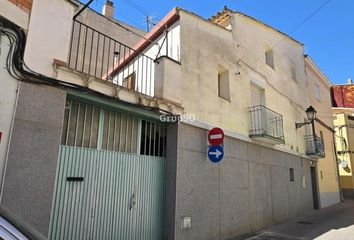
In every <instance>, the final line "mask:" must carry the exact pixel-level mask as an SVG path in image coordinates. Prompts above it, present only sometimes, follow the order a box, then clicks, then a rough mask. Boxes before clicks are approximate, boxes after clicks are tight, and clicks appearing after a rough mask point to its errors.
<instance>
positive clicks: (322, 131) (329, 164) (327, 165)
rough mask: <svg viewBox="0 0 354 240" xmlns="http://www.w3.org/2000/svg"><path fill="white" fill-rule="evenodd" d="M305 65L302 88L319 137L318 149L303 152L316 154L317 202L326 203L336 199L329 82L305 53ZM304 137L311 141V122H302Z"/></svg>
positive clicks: (336, 175) (335, 163)
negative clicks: (304, 123) (309, 123)
mask: <svg viewBox="0 0 354 240" xmlns="http://www.w3.org/2000/svg"><path fill="white" fill-rule="evenodd" d="M305 64H306V65H305V66H306V74H307V84H306V88H307V90H308V97H309V105H312V106H313V107H314V108H315V109H316V111H317V114H316V118H317V120H318V121H315V131H316V133H315V135H316V138H317V139H318V141H319V144H318V145H319V146H321V149H320V150H319V151H318V152H317V153H316V151H314V145H312V147H309V148H308V149H309V150H310V151H309V152H308V153H307V154H312V155H313V156H317V157H319V160H318V163H317V174H318V185H319V192H320V199H319V200H320V206H321V207H327V206H330V205H332V204H335V203H338V202H339V201H340V193H339V180H338V163H337V157H336V149H335V145H334V144H335V142H334V141H335V138H334V137H335V135H334V134H335V132H334V125H333V114H332V108H331V105H332V103H331V95H330V94H331V86H332V84H331V82H330V81H329V80H328V78H327V77H326V76H325V75H324V74H323V73H322V72H321V70H320V69H319V68H318V66H317V65H316V64H315V62H314V61H313V60H312V59H311V58H310V57H309V56H307V55H306V56H305ZM305 131H306V135H307V137H306V139H307V140H309V139H310V143H309V142H308V141H306V143H307V144H309V145H311V143H313V142H314V141H313V140H312V136H313V132H312V128H311V125H306V128H305Z"/></svg>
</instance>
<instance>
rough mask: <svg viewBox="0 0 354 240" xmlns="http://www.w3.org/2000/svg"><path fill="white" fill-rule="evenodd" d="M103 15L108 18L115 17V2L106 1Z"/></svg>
mask: <svg viewBox="0 0 354 240" xmlns="http://www.w3.org/2000/svg"><path fill="white" fill-rule="evenodd" d="M102 14H103V15H104V16H106V17H108V18H113V15H114V6H113V2H112V1H110V0H106V3H105V4H104V5H103V8H102Z"/></svg>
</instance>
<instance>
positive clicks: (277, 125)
mask: <svg viewBox="0 0 354 240" xmlns="http://www.w3.org/2000/svg"><path fill="white" fill-rule="evenodd" d="M249 112H250V115H251V116H250V117H251V125H250V132H249V136H250V137H251V138H260V139H263V140H264V141H267V142H270V143H274V144H280V143H284V132H283V116H282V115H281V114H279V113H277V112H274V111H273V110H270V109H268V108H266V107H265V106H262V105H258V106H253V107H250V108H249Z"/></svg>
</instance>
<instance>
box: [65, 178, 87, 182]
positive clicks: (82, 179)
mask: <svg viewBox="0 0 354 240" xmlns="http://www.w3.org/2000/svg"><path fill="white" fill-rule="evenodd" d="M66 181H68V182H82V181H84V178H83V177H67V178H66Z"/></svg>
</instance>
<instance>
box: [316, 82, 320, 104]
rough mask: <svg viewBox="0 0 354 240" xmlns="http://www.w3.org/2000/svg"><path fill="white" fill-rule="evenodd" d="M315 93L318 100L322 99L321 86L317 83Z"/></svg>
mask: <svg viewBox="0 0 354 240" xmlns="http://www.w3.org/2000/svg"><path fill="white" fill-rule="evenodd" d="M315 94H316V99H317V100H318V101H320V100H321V88H320V86H319V85H318V84H316V83H315Z"/></svg>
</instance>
